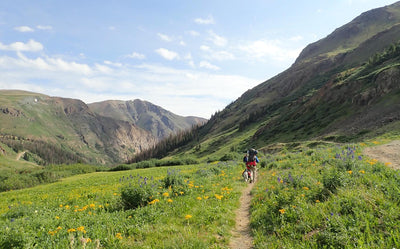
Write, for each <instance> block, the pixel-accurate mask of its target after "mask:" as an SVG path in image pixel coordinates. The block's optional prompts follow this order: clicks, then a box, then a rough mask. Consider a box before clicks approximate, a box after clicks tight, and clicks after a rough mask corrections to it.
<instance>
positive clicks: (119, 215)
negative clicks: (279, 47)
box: [0, 132, 400, 248]
mask: <svg viewBox="0 0 400 249" xmlns="http://www.w3.org/2000/svg"><path fill="white" fill-rule="evenodd" d="M399 138H400V134H398V133H396V132H392V133H386V135H385V136H382V137H381V138H378V141H373V140H371V141H370V142H367V143H361V144H355V145H343V146H340V145H335V144H331V145H330V144H329V143H318V142H312V141H310V142H308V143H303V144H301V143H297V144H296V146H292V147H291V146H290V145H287V146H283V147H282V146H281V147H280V148H281V149H280V150H279V151H278V152H277V153H275V154H263V153H261V154H260V157H261V160H262V161H265V162H266V168H263V169H260V171H259V180H258V182H257V183H256V186H255V188H254V190H253V201H252V218H251V226H252V229H253V233H254V236H255V248H265V247H268V248H282V247H285V248H299V246H300V247H303V248H317V247H319V248H322V247H329V246H333V247H335V248H340V247H346V248H355V247H358V248H359V247H363V248H366V247H368V248H372V247H374V248H384V247H385V246H390V248H392V247H398V246H399V242H398V241H399V239H400V233H399V232H398V230H397V227H398V226H399V225H400V224H399V219H398V218H399V217H398V214H399V213H400V209H399V207H398V205H397V204H398V202H400V197H399V195H398V189H400V185H399V182H400V181H399V179H400V176H399V174H398V172H396V171H394V170H392V169H390V168H388V167H385V166H384V165H383V164H380V163H378V162H376V161H374V160H373V159H371V158H365V157H364V156H363V155H362V149H363V148H364V147H365V146H372V145H375V144H378V143H386V142H388V141H390V140H392V139H399ZM222 147H223V148H224V149H221V151H220V152H221V153H225V152H226V151H230V148H229V146H228V145H225V146H222ZM285 147H286V148H285ZM282 148H283V149H282ZM353 156H354V158H353ZM359 157H360V158H359ZM242 169H243V165H242V164H241V163H235V162H229V163H212V164H202V165H196V166H181V167H162V168H151V169H138V170H132V171H123V172H107V173H106V172H102V173H92V174H86V175H79V176H74V177H71V178H66V179H64V180H62V181H61V182H58V183H53V184H49V185H42V186H38V187H34V188H30V189H25V190H19V191H10V192H4V193H0V224H1V225H2V226H3V227H5V228H6V229H4V230H2V231H0V245H3V246H4V245H9V244H6V243H11V242H12V243H14V244H15V245H24V246H25V247H26V248H27V247H29V246H33V243H38V245H40V246H41V248H69V245H70V244H71V243H72V241H74V242H73V243H74V246H72V247H73V248H80V247H81V246H82V245H83V244H85V243H86V248H95V247H96V246H97V245H96V243H100V244H101V245H102V246H105V247H112V248H131V247H135V248H149V247H151V248H176V247H179V248H226V247H227V245H228V242H229V238H230V236H231V235H230V230H231V229H232V228H233V226H234V217H233V211H234V210H235V209H236V208H237V207H238V200H239V197H240V193H241V190H242V189H243V188H244V187H245V186H246V185H245V184H244V183H243V182H242V181H241V179H240V173H241V171H242ZM172 172H179V174H178V175H179V176H181V177H182V178H183V179H185V184H184V186H183V187H182V188H181V189H180V190H174V188H165V187H163V185H160V182H159V180H162V179H164V178H166V177H167V176H168V175H169V174H171V173H172ZM172 174H173V173H172ZM141 177H142V178H141ZM144 177H147V179H148V180H147V182H148V184H151V185H156V187H155V189H157V193H156V194H155V196H153V200H154V199H158V200H159V202H156V203H155V204H154V205H147V206H145V207H141V208H138V209H135V210H124V209H123V208H122V207H121V204H120V202H119V200H120V198H121V197H120V194H121V189H122V188H124V187H127V186H129V185H132V186H136V187H137V188H139V184H143V182H144V180H143V178H144ZM158 186H159V187H158ZM360 190H362V191H360ZM180 191H182V193H180ZM166 193H168V194H166ZM219 196H224V197H222V198H221V200H219V199H218V198H217V197H219ZM187 215H190V216H191V217H190V216H187ZM189 217H190V218H189ZM110 224H111V225H110ZM88 239H90V240H88ZM88 241H90V242H88ZM1 243H2V244H1Z"/></svg>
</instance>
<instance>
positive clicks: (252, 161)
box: [243, 148, 260, 183]
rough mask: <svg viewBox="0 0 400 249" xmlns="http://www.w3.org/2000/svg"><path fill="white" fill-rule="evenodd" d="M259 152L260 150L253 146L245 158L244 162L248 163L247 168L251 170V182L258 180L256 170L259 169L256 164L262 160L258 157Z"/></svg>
mask: <svg viewBox="0 0 400 249" xmlns="http://www.w3.org/2000/svg"><path fill="white" fill-rule="evenodd" d="M257 153H258V151H257V150H255V149H253V148H252V149H250V150H248V151H247V153H246V156H245V157H244V158H243V162H245V163H246V168H247V169H248V170H250V172H251V174H250V177H251V178H250V183H252V182H254V181H255V180H256V170H257V168H256V166H257V163H259V162H260V161H259V160H258V158H257Z"/></svg>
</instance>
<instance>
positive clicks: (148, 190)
mask: <svg viewBox="0 0 400 249" xmlns="http://www.w3.org/2000/svg"><path fill="white" fill-rule="evenodd" d="M155 193H156V191H155V189H154V188H153V187H151V186H149V185H147V184H145V185H140V187H132V186H129V187H125V188H123V189H122V190H121V201H122V206H123V208H124V209H135V208H138V207H144V206H146V205H147V204H148V203H149V202H150V201H151V199H152V197H153V196H154V195H155Z"/></svg>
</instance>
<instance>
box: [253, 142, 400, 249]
mask: <svg viewBox="0 0 400 249" xmlns="http://www.w3.org/2000/svg"><path fill="white" fill-rule="evenodd" d="M364 146H365V144H360V145H347V146H343V147H337V146H328V145H325V147H317V148H313V149H311V150H305V151H303V152H301V153H299V152H295V153H293V152H286V153H284V154H282V153H281V154H280V155H279V156H276V157H275V159H274V162H273V163H270V164H273V165H274V166H273V167H267V168H265V169H261V170H260V172H259V174H258V175H259V179H258V182H257V183H256V184H257V186H256V189H257V190H256V191H254V193H253V195H254V198H253V200H252V219H251V226H252V228H253V231H254V235H255V248H397V247H398V246H399V240H398V238H399V237H400V233H399V232H398V230H396V227H398V226H399V225H400V222H399V220H400V219H399V217H400V215H399V212H400V208H399V205H398V203H400V194H399V190H400V173H399V171H394V170H392V169H390V168H388V167H386V166H385V165H383V164H380V163H378V162H377V161H376V160H373V159H369V158H364V157H363V155H362V149H363V147H364ZM287 165H291V167H287Z"/></svg>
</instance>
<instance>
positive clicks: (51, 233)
mask: <svg viewBox="0 0 400 249" xmlns="http://www.w3.org/2000/svg"><path fill="white" fill-rule="evenodd" d="M61 229H62V227H60V226H59V227H57V228H56V230H54V231H49V234H50V235H51V236H54V235H55V234H56V233H57V232H58V231H60V230H61Z"/></svg>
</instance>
